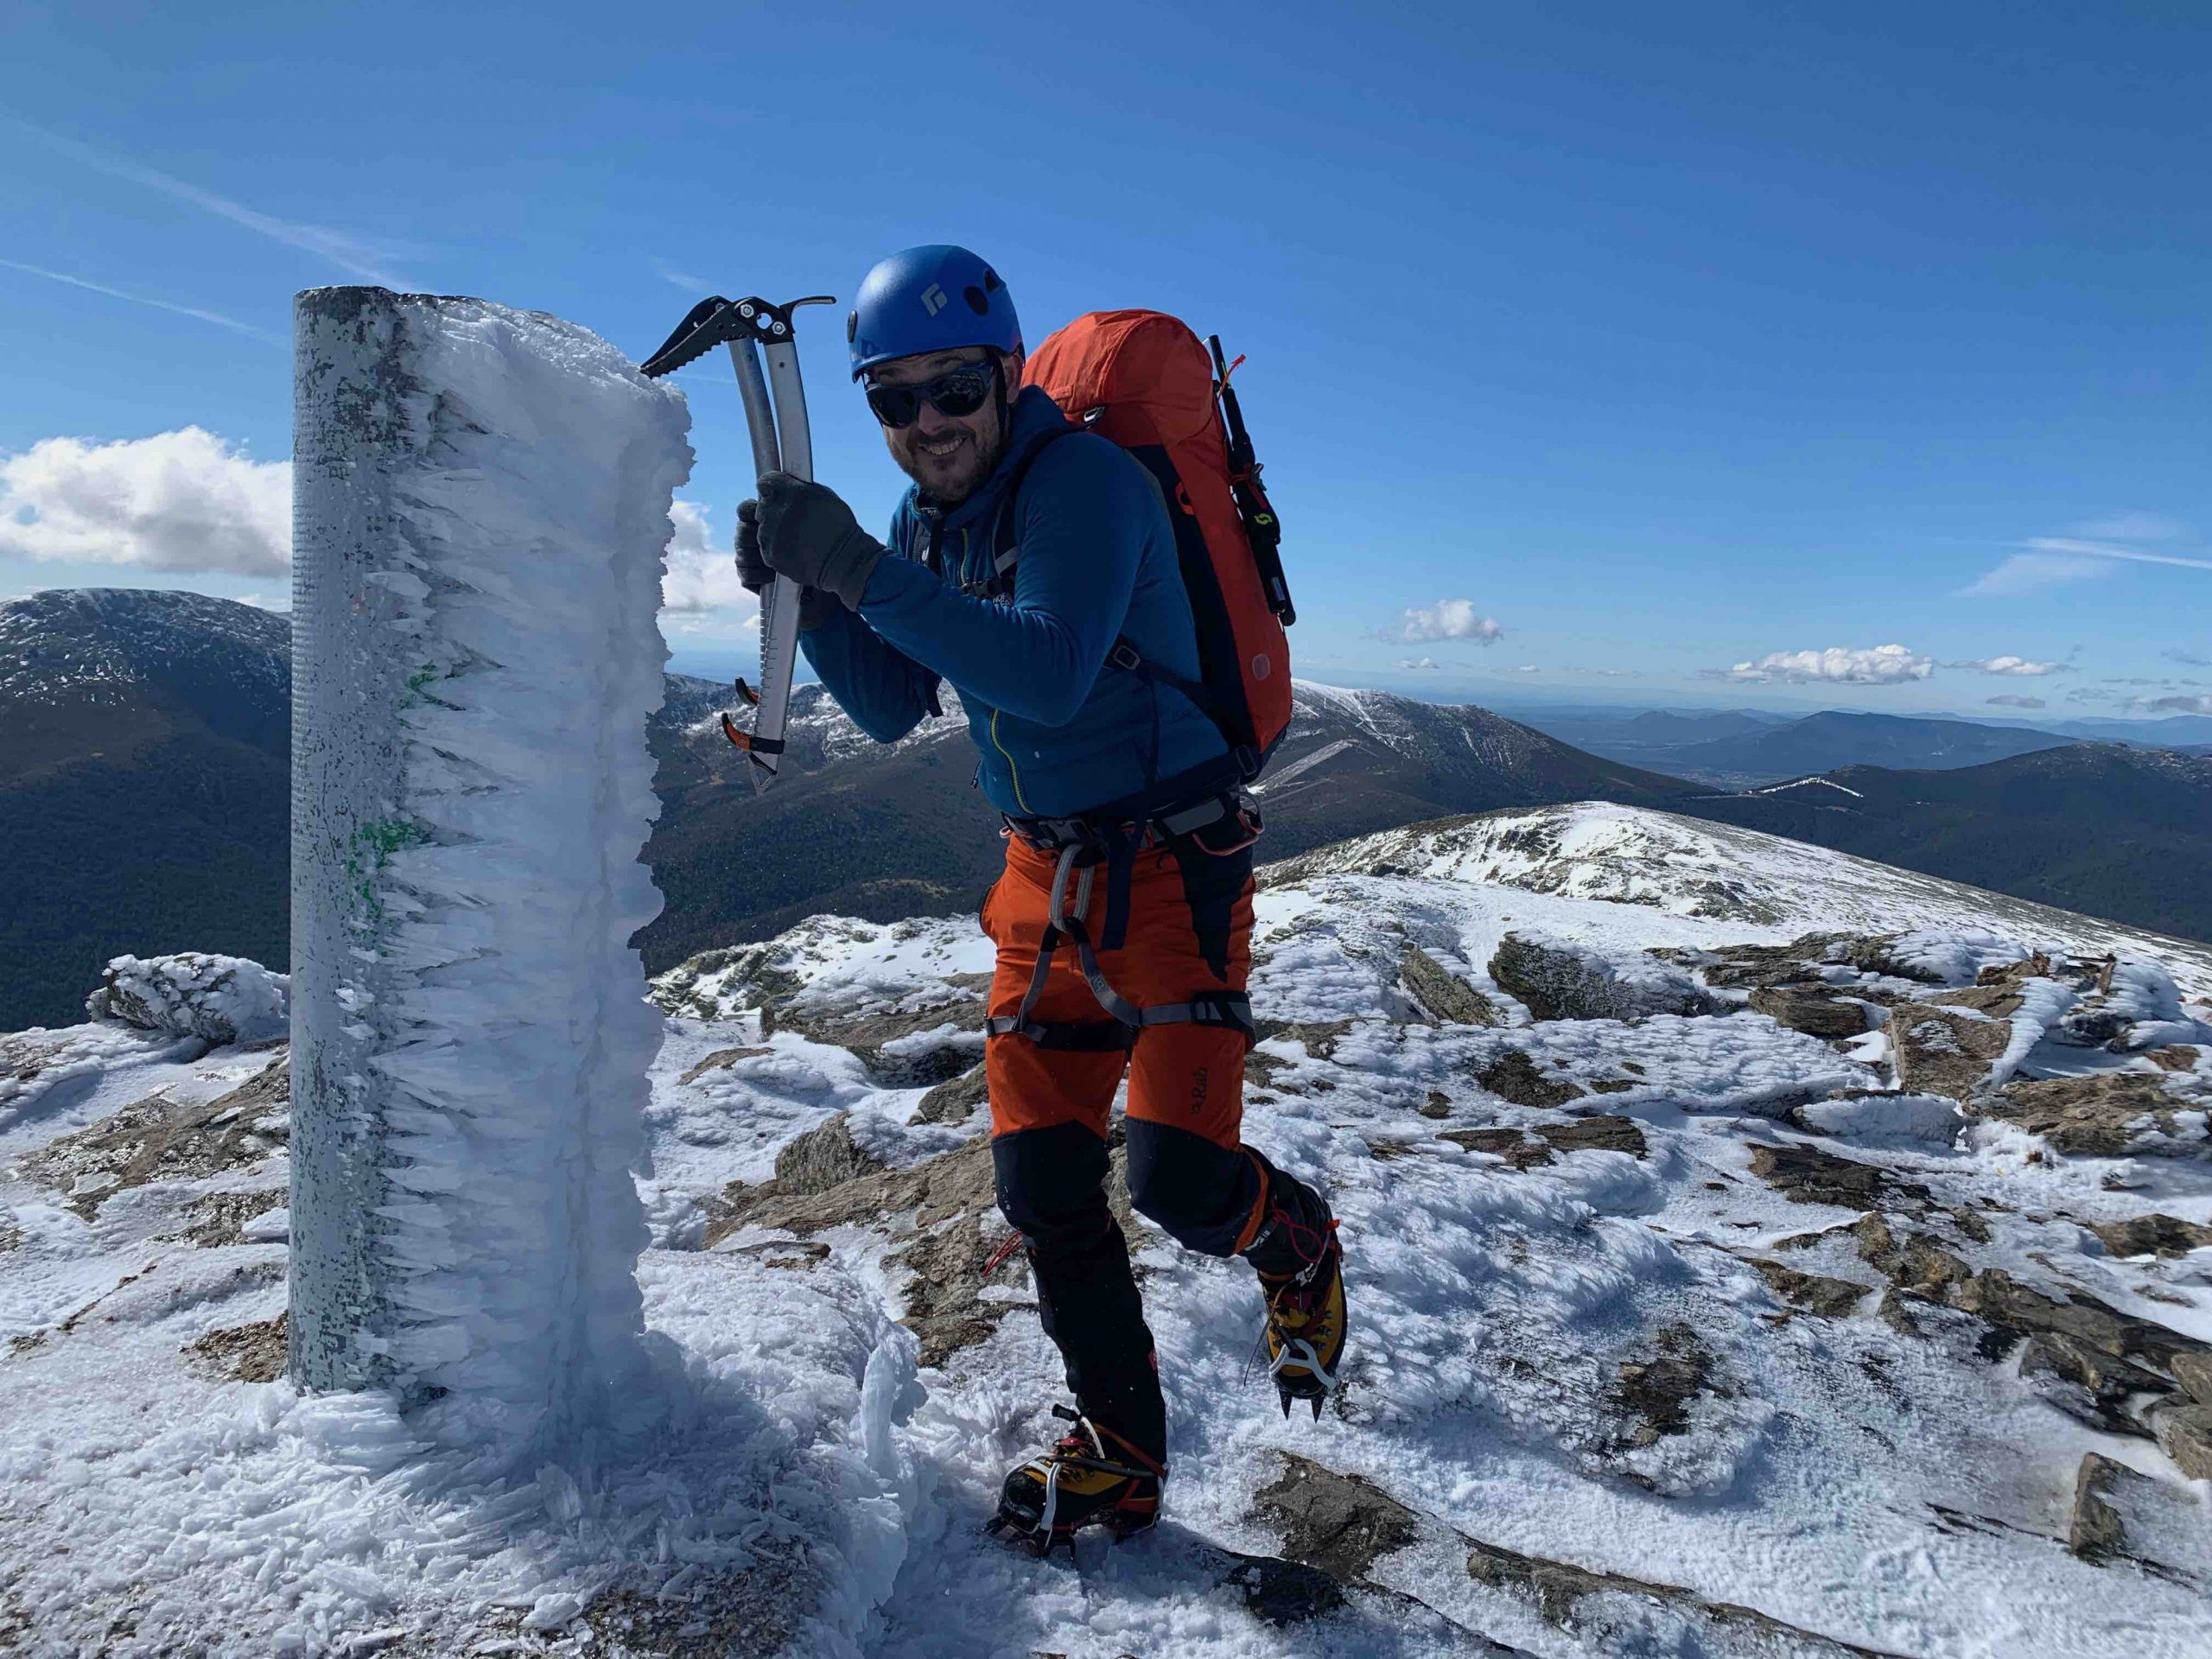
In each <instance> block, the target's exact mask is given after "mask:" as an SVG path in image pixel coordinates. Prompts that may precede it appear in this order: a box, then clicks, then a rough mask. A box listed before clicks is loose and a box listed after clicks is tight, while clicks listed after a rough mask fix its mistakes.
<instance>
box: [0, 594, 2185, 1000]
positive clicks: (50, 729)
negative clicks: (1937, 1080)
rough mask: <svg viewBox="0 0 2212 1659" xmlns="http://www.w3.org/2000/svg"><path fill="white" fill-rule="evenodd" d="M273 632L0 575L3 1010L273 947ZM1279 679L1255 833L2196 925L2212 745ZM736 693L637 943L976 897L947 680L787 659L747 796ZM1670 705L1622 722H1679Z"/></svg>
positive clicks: (687, 800)
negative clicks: (920, 694)
mask: <svg viewBox="0 0 2212 1659" xmlns="http://www.w3.org/2000/svg"><path fill="white" fill-rule="evenodd" d="M289 645H290V631H289V621H288V620H287V619H286V618H284V617H283V616H278V615H271V614H270V613H265V612H262V611H258V610H256V609H254V608H253V607H249V606H245V605H239V604H235V603H232V601H226V600H219V599H212V598H208V597H207V596H205V595H201V594H181V593H163V592H159V591H155V590H147V589H79V590H63V591H58V592H53V593H48V594H39V595H36V596H35V597H34V598H32V599H29V600H21V601H11V602H9V603H7V604H5V605H0V731H4V732H5V733H6V734H7V735H6V737H5V738H4V740H0V836H4V837H5V841H4V843H0V844H4V845H5V846H6V847H7V848H8V849H9V854H8V868H9V873H10V880H9V881H8V882H6V883H4V884H0V1029H7V1028H14V1027H23V1026H26V1025H30V1024H34V1023H47V1024H51V1023H54V1022H57V1021H68V1020H74V1019H76V1018H77V1017H78V1015H79V999H81V997H82V996H83V995H84V989H85V987H86V986H87V985H89V984H92V983H93V982H96V981H97V979H98V977H99V969H100V967H101V966H102V965H103V964H104V963H105V961H106V959H107V958H108V957H111V956H114V955H117V954H118V953H121V952H124V951H130V952H135V953H137V954H141V955H146V954H153V953H157V952H160V951H163V950H184V949H192V950H217V951H221V952H224V953H226V954H232V955H238V956H245V957H253V958H254V959H256V960H257V961H260V962H263V963H266V964H268V965H269V966H270V967H272V968H282V967H283V966H284V965H285V964H286V963H287V962H288V961H289V924H288V920H287V897H288V893H289V853H290V833H289V765H290V754H289V721H290V709H289V700H290V690H291V672H290V664H289ZM730 701H731V698H730V694H729V692H728V690H726V688H724V687H722V686H721V685H719V684H717V683H713V682H709V681H704V680H697V679H690V678H687V677H681V676H671V677H668V679H667V682H666V701H665V702H664V706H663V708H662V709H661V710H660V712H659V713H658V715H656V716H655V717H654V719H653V721H652V725H651V728H650V731H649V739H650V741H651V743H652V750H653V753H654V755H655V756H656V758H657V760H658V763H659V766H658V776H657V780H656V781H657V787H658V790H659V791H660V795H661V798H662V801H663V810H662V815H661V818H660V821H659V823H658V826H657V827H656V829H655V832H654V835H653V836H652V841H651V842H650V843H649V844H648V846H647V848H646V853H645V855H646V859H647V861H648V862H649V863H650V864H651V865H652V868H653V871H654V875H655V879H656V880H658V883H659V885H660V887H661V889H662V892H663V893H664V895H665V899H666V905H665V907H664V912H663V914H662V915H661V917H660V918H658V920H657V921H655V922H654V923H652V925H650V926H649V927H647V928H646V929H645V930H643V931H641V932H640V933H639V938H638V943H639V948H640V950H642V951H643V952H644V953H645V959H646V963H647V966H648V967H649V968H651V969H656V970H657V969H660V968H664V967H666V966H668V965H671V964H672V963H676V962H678V961H681V960H683V958H684V957H688V956H690V955H691V954H693V953H695V952H696V951H697V950H703V949H706V948H709V947H711V946H714V945H718V944H738V943H743V942H746V941H748V940H752V939H757V938H765V937H767V936H768V935H770V934H772V933H775V932H778V931H781V930H782V929H783V928H785V927H787V926H789V925H791V924H792V923H793V922H796V921H798V920H799V919H800V918H804V917H805V916H807V915H810V914H812V913H815V912H824V911H829V912H842V913H844V914H848V915H856V916H860V917H861V918H866V919H870V920H875V921H895V920H899V919H901V918H906V917H909V916H913V915H917V914H938V915H944V914H949V913H957V912H961V911H963V910H967V909H969V908H971V907H972V906H974V905H975V903H976V901H977V899H979V898H980V897H981V895H982V890H983V888H984V887H985V886H986V885H988V882H989V881H990V880H992V879H993V878H994V877H995V874H996V873H997V868H998V863H999V858H1000V849H1001V843H1000V842H999V839H998V835H997V830H998V827H999V826H998V823H997V819H996V817H995V814H994V813H993V812H992V811H991V810H990V809H989V807H988V804H987V803H986V802H985V801H984V800H983V799H982V796H981V794H980V793H979V792H978V791H976V789H975V788H974V786H973V779H974V777H975V770H976V761H975V754H974V752H973V749H972V747H971V746H970V745H969V742H968V741H967V739H966V736H965V722H964V721H963V720H962V719H961V718H960V717H959V712H958V706H957V699H952V698H950V697H948V700H947V705H946V706H947V717H946V718H944V719H942V720H932V721H926V722H925V723H924V725H923V726H922V727H920V728H918V729H917V730H916V731H915V732H914V733H913V734H912V735H911V736H909V737H908V738H906V740H905V741H902V742H900V743H899V744H897V745H893V746H884V745H880V744H877V743H874V742H872V741H869V740H868V738H867V737H866V735H865V734H862V733H861V731H860V730H859V728H857V727H855V725H854V724H853V722H852V721H850V720H849V718H848V717H847V716H846V715H844V713H843V712H842V710H841V709H838V708H837V706H836V702H834V700H832V699H831V698H830V697H829V696H828V694H827V693H826V692H824V691H823V690H822V688H821V687H819V686H801V687H799V688H798V689H797V690H796V692H795V694H794V697H793V703H792V720H791V730H790V733H789V741H790V744H791V748H790V751H789V753H788V754H787V756H786V759H785V771H784V775H783V777H782V779H780V780H779V782H778V783H777V784H776V785H775V786H774V787H773V788H772V790H771V791H768V792H767V793H766V794H765V795H763V796H760V797H757V798H756V797H755V795H754V793H753V789H752V787H751V785H750V783H749V781H748V779H747V777H746V775H745V772H746V769H745V766H744V762H743V760H742V759H741V756H739V754H738V753H737V752H736V751H735V750H734V749H732V748H731V747H729V745H728V743H727V742H726V741H724V740H723V738H722V737H721V734H720V732H719V730H718V729H717V727H716V724H715V716H716V715H717V714H718V713H719V711H720V710H721V709H723V708H725V707H727V706H728V705H729V702H730ZM1683 718H1685V717H1676V716H1669V717H1667V718H1665V719H1662V720H1656V721H1649V722H1635V721H1632V722H1623V723H1624V724H1640V725H1642V726H1643V729H1644V730H1645V731H1647V732H1651V731H1656V732H1658V733H1660V734H1679V732H1680V730H1681V726H1680V725H1679V724H1678V723H1677V721H1679V720H1681V719H1683ZM1802 723H1803V722H1797V724H1800V725H1802ZM1937 723H1941V722H1937ZM1787 729H1789V728H1787V727H1773V726H1770V727H1768V728H1760V729H1755V730H1753V731H1751V732H1749V733H1744V732H1740V731H1739V732H1738V734H1737V735H1736V736H1735V737H1724V738H1719V739H1710V740H1707V741H1713V742H1723V743H1726V742H1732V741H1738V739H1746V740H1748V741H1759V740H1760V738H1761V737H1763V736H1764V735H1766V734H1768V733H1769V732H1770V731H1774V730H1782V731H1786V730H1787ZM1970 729H1973V730H1976V731H2000V732H2001V731H2002V730H2003V729H2004V728H1970ZM2013 735H2014V736H2016V737H2017V736H2018V734H2013ZM2066 756H2074V757H2089V759H2078V758H2077V759H2076V760H2075V761H2074V762H2072V763H2070V765H2063V764H2061V762H2060V761H2059V760H2058V759H2057V758H2058V757H2066ZM2046 757H2048V758H2049V759H2046ZM2097 757H2101V759H2099V758H2097ZM2115 757H2117V758H2115ZM2037 763H2041V764H2037ZM2007 766H2012V767H2015V768H2017V770H2015V771H2012V772H2007V771H2005V770H2003V768H2005V767H2007ZM1804 770H1805V772H1806V773H1808V774H1810V775H1820V774H1819V773H1818V771H1817V769H1815V768H1810V767H1808V768H1806V769H1804ZM2077 773H2078V774H2081V775H2078V776H2077ZM2208 773H2212V762H2207V761H2203V760H2192V759H2190V757H2187V756H2183V755H2177V754H2171V753H2167V752H2165V751H2159V750H2137V749H2132V748H2120V747H2112V746H2107V745H2083V746H2079V747H2066V748H2056V749H2048V750H2044V751H2041V752H2039V753H2031V754H2029V755H2026V756H2023V757H2017V758H2016V759H2014V760H2006V761H2003V762H1999V763H1997V764H1996V765H1995V766H1981V767H1976V768H1967V769H1965V770H1962V771H1959V772H1920V771H1908V770H1897V769H1881V768H1873V769H1866V772H1864V774H1863V775H1862V774H1861V773H1860V772H1854V771H1851V770H1838V771H1834V772H1829V773H1827V774H1826V776H1827V781H1826V782H1823V783H1821V784H1820V785H1817V786H1813V785H1808V786H1807V787H1805V788H1802V789H1789V790H1783V791H1780V792H1776V791H1773V790H1771V789H1769V790H1767V791H1766V792H1763V793H1760V794H1758V795H1736V794H1732V793H1723V792H1720V791H1716V789H1715V788H1713V786H1712V785H1699V784H1697V783H1694V782H1690V781H1686V780H1684V779H1680V778H1675V777H1669V776H1667V775H1664V773H1663V772H1660V771H1658V770H1653V769H1647V768H1643V767H1639V766H1633V765H1630V764H1625V763H1624V762H1622V761H1620V760H1611V759H1607V758H1605V757H1603V756H1600V755H1598V754H1593V753H1588V752H1586V751H1585V750H1584V749H1582V748H1580V747H1575V746H1573V744H1571V743H1568V742H1566V741H1560V739H1559V738H1556V737H1554V736H1550V735H1548V734H1545V733H1543V732H1541V731H1538V730H1536V729H1535V728H1532V727H1530V726H1529V725H1526V724H1524V723H1522V722H1520V721H1512V720H1508V719H1505V718H1503V716H1500V715H1497V714H1494V713H1492V712H1491V711H1490V710H1488V709H1479V708H1474V707H1471V706H1458V707H1449V706H1444V705H1439V704H1432V703H1425V702H1416V701H1414V700H1413V699H1411V698H1408V697H1403V696H1395V695H1393V694H1391V693H1389V692H1384V691H1367V690H1360V691H1348V690H1340V689H1338V688H1333V687H1330V686H1325V685H1319V684H1312V683H1303V682H1301V683H1299V684H1298V685H1297V686H1296V687H1295V689H1294V717H1293V720H1292V722H1291V726H1290V728H1289V730H1288V731H1287V733H1286V734H1285V736H1284V739H1283V741H1282V743H1281V746H1280V747H1279V749H1278V751H1277V754H1276V758H1275V760H1274V764H1273V765H1272V766H1271V767H1270V768H1269V771H1268V776H1267V778H1266V779H1264V780H1263V783H1262V788H1261V790H1260V791H1259V794H1260V800H1261V804H1262V810H1263V812H1264V813H1265V815H1266V817H1267V820H1268V835H1267V838H1266V840H1265V841H1264V842H1262V852H1263V854H1264V855H1267V856H1268V857H1271V858H1277V859H1280V858H1287V857H1291V856H1294V855H1298V854H1300V853H1302V852H1305V851H1307V850H1309V849H1313V848H1317V847H1320V846H1323V845H1325V844H1327V843H1330V842H1337V841H1340V840H1343V839H1344V838H1345V837H1348V836H1363V835H1370V834H1373V833H1375V832H1377V831H1381V830H1387V829H1395V828H1397V827H1399V826H1402V825H1405V824H1408V823H1416V822H1419V821H1421V820H1425V819H1432V818H1436V817H1441V816H1446V815H1450V814H1457V813H1468V812H1484V811H1491V810H1496V809H1499V808H1506V807H1524V806H1525V807H1536V806H1547V805H1554V804H1563V803H1567V802H1574V801H1588V800H1597V801H1605V802H1613V803H1617V804H1624V805H1630V806H1643V807H1651V808H1656V809H1658V810H1662V811H1668V812H1675V813H1685V814H1689V815H1692V816H1695V817H1703V818H1707V819H1711V820H1715V821H1720V822H1727V823H1741V824H1743V825H1745V827H1747V828H1752V829H1769V830H1772V831H1774V832H1776V833H1779V834H1783V835H1787V836H1796V837H1797V838H1798V839H1801V840H1804V841H1808V842H1814V843H1815V844H1818V845H1821V846H1827V847H1834V848H1837V849H1840V850H1844V851H1848V852H1853V853H1856V854H1859V855H1861V856H1863V857H1867V858H1872V859H1878V860H1881V861H1885V862H1888V863H1891V864H1896V865H1899V866H1903V867H1905V868H1912V869H1917V870H1923V871H1927V872H1929V873H1930V874H1937V875H1941V876H1945V877H1948V878H1950V879H1953V880H1962V881H1969V882H1973V883H1975V884H1977V885H1979V886H1982V887H1992V888H1996V889H1999V890H2002V891H2005V892H2007V893H2015V894H2018V895H2020V896H2023V897H2027V898H2031V899H2038V900H2041V901H2043V902H2045V903H2050V904H2055V905H2060V906H2066V907H2068V908H2072V909H2078V910H2083V911H2088V912H2094V913H2097V914H2101V915H2106V916H2111V917H2114V918H2120V919H2121V920H2124V921H2127V922H2131V923H2134V924H2137V925H2143V926H2146V927H2154V928H2158V929H2160V930H2162V931H2166V932H2170V933H2180V934H2187V935H2190V936H2192V937H2197V938H2212V897H2208V896H2207V893H2206V889H2207V887H2208V885H2209V884H2206V883H2204V882H2202V880H2197V881H2196V882H2195V883H2194V884H2193V886H2192V884H2191V883H2190V882H2189V881H2187V880H2183V879H2182V878H2180V877H2179V876H2177V875H2176V874H2174V872H2176V871H2183V870H2190V869H2195V870H2200V871H2201V870H2202V869H2204V868H2212V844H2209V843H2208V842H2207V839H2206V835H2205V832H2204V831H2203V830H2202V828H2201V825H2202V823H2203V822H2206V821H2212V804H2208V803H2207V801H2206V798H2205V796H2204V793H2203V790H2202V787H2201V785H2200V782H2199V780H2200V779H2202V777H2204V776H2205V775H2207V774H2208ZM1947 780H1948V781H1947ZM2069 780H2071V781H2069ZM1846 791H1849V792H1846ZM1816 796H1817V797H1820V798H1818V799H1816V798H1815V797H1816ZM2192 815H2196V816H2195V817H2192ZM2191 861H2193V862H2191Z"/></svg>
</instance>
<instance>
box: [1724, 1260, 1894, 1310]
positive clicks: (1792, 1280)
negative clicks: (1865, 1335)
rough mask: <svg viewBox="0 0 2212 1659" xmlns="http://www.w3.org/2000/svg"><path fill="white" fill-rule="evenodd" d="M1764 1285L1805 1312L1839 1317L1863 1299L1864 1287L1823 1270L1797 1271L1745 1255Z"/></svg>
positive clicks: (1865, 1292) (1864, 1295) (1865, 1291)
mask: <svg viewBox="0 0 2212 1659" xmlns="http://www.w3.org/2000/svg"><path fill="white" fill-rule="evenodd" d="M1748 1260H1749V1265H1750V1266H1751V1267H1752V1268H1755V1269H1756V1270H1757V1271H1758V1275H1759V1277H1761V1278H1762V1279H1764V1280H1765V1281H1766V1282H1767V1287H1768V1288H1769V1289H1770V1290H1771V1291H1773V1292H1774V1294H1776V1295H1777V1296H1779V1297H1781V1298H1782V1300H1783V1301H1785V1302H1788V1303H1789V1304H1790V1305H1791V1306H1794V1307H1801V1308H1802V1309H1804V1310H1805V1312H1807V1313H1817V1314H1818V1315H1820V1316H1821V1318H1822V1319H1847V1318H1849V1317H1850V1315H1851V1313H1852V1312H1853V1309H1855V1308H1856V1307H1858V1306H1859V1303H1861V1302H1863V1301H1865V1300H1866V1295H1867V1290H1868V1287H1866V1286H1865V1285H1862V1284H1859V1283H1857V1282H1855V1281H1852V1280H1849V1279H1831V1278H1829V1277H1827V1275H1825V1274H1818V1273H1800V1272H1799V1271H1798V1270H1797V1269H1796V1268H1790V1267H1785V1266H1783V1264H1782V1263H1781V1262H1769V1261H1766V1260H1765V1259H1764V1258H1762V1257H1758V1256H1752V1257H1750V1258H1749V1259H1748Z"/></svg>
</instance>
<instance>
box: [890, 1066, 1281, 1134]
mask: <svg viewBox="0 0 2212 1659" xmlns="http://www.w3.org/2000/svg"><path fill="white" fill-rule="evenodd" d="M1248 1058H1249V1057H1248ZM989 1098H990V1085H989V1084H988V1081H987V1080H986V1078H985V1077H984V1075H983V1068H982V1066H980V1065H978V1066H973V1067H971V1068H969V1070H968V1071H963V1073H961V1075H960V1076H958V1077H955V1078H954V1079H953V1080H952V1081H951V1082H950V1083H940V1084H938V1085H937V1087H936V1088H934V1089H932V1090H930V1091H929V1093H927V1094H925V1095H924V1096H922V1098H921V1101H920V1103H918V1105H917V1106H916V1107H915V1108H914V1122H917V1123H965V1122H967V1121H968V1120H969V1118H970V1117H972V1116H975V1113H976V1108H977V1107H978V1106H981V1105H982V1104H983V1103H985V1102H986V1101H988V1099H989Z"/></svg>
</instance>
